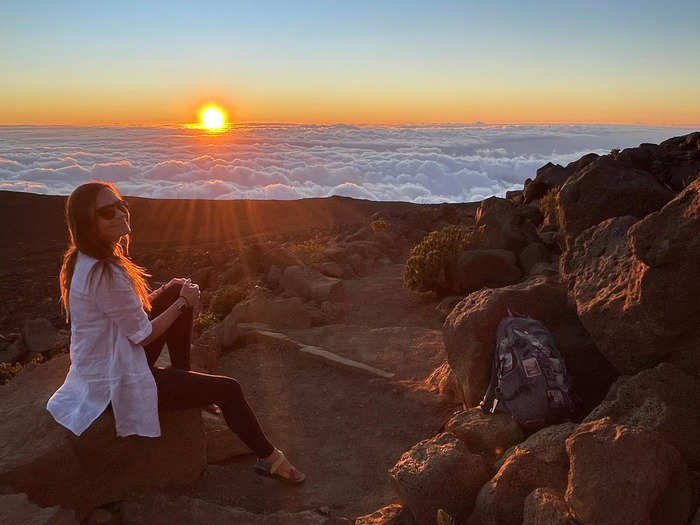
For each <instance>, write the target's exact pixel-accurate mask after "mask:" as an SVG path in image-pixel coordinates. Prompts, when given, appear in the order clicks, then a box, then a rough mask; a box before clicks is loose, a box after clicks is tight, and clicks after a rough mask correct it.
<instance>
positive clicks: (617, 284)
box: [559, 216, 667, 373]
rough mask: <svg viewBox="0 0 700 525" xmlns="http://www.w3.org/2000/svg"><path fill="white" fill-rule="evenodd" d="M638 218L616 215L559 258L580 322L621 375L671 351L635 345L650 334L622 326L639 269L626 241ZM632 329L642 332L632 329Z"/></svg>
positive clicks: (581, 236) (640, 328)
mask: <svg viewBox="0 0 700 525" xmlns="http://www.w3.org/2000/svg"><path fill="white" fill-rule="evenodd" d="M636 221H637V219H636V218H635V217H630V216H627V217H616V218H614V219H608V220H606V221H603V222H601V223H600V224H598V225H596V226H593V227H591V228H589V229H588V230H586V231H585V232H583V233H582V234H581V235H580V236H579V237H578V238H577V239H576V243H575V244H574V245H573V246H572V247H571V249H570V250H568V251H567V252H565V253H564V255H563V257H562V258H561V259H560V265H559V268H560V271H561V274H562V277H563V278H564V279H566V280H567V282H568V285H569V289H570V293H571V296H572V298H573V299H574V301H575V303H576V310H577V312H578V316H579V318H580V319H581V322H582V323H583V325H584V326H585V327H586V329H587V330H588V331H589V333H590V334H591V335H592V336H593V338H594V340H595V341H596V343H597V345H598V347H599V348H600V351H601V352H602V353H603V355H605V357H606V358H607V359H608V360H609V361H610V362H611V363H612V364H613V365H614V366H615V367H616V368H617V370H618V371H619V372H620V373H634V372H636V371H638V370H640V369H642V368H644V367H646V366H650V365H652V364H653V363H654V361H655V360H657V359H658V357H660V354H663V353H665V352H667V349H666V348H657V347H656V346H654V345H644V346H643V348H639V347H636V344H635V342H636V340H637V339H639V338H640V337H642V336H643V337H649V334H648V333H644V332H645V331H646V327H645V330H643V329H642V326H625V327H623V326H621V321H622V318H623V317H627V314H626V312H625V309H626V308H627V306H626V303H627V288H628V285H629V276H630V274H633V273H636V272H637V271H639V268H638V265H637V264H635V261H634V260H633V259H632V257H631V255H630V250H629V246H628V245H627V231H628V230H629V228H630V226H632V225H633V224H634V223H635V222H636ZM630 330H635V331H640V332H642V333H640V334H635V333H630Z"/></svg>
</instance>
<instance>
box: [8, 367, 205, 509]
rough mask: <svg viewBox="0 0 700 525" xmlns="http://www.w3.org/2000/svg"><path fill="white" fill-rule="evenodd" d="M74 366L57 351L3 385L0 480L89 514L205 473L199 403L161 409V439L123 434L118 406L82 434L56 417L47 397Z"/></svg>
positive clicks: (40, 501) (39, 500) (45, 502)
mask: <svg viewBox="0 0 700 525" xmlns="http://www.w3.org/2000/svg"><path fill="white" fill-rule="evenodd" d="M68 366H69V356H68V355H62V356H58V357H56V358H54V359H52V360H50V361H48V362H47V363H43V364H41V365H39V366H37V367H35V368H33V369H31V370H27V371H25V372H23V373H22V374H20V375H18V376H17V377H16V378H15V379H13V380H12V381H10V382H9V383H7V384H5V385H3V386H0V420H2V421H3V422H4V424H3V425H2V426H1V427H0V486H7V487H10V488H11V489H12V490H13V491H15V492H25V493H27V494H28V496H29V497H30V499H31V500H32V501H34V502H36V503H38V504H40V505H46V506H54V505H60V506H62V507H67V508H71V509H74V510H75V511H77V512H78V514H79V515H80V517H81V518H83V517H85V515H86V514H87V513H88V512H89V511H90V510H91V509H93V508H95V507H97V506H99V505H102V504H104V503H107V502H110V501H116V500H119V499H123V498H125V497H126V496H127V495H128V494H130V493H133V492H138V491H142V490H145V489H149V488H152V487H159V486H165V485H174V484H186V483H191V482H193V481H194V480H196V479H197V478H198V477H199V475H200V474H201V473H202V472H203V470H204V468H205V467H206V462H207V459H206V441H205V436H204V431H203V428H202V421H201V417H200V411H199V410H198V409H192V410H178V411H170V412H163V413H161V415H160V423H161V431H162V436H161V437H160V438H146V437H139V436H129V437H120V438H118V437H117V436H116V433H115V429H114V417H113V415H112V412H111V410H106V411H105V412H104V413H103V414H102V415H101V416H100V417H99V418H98V419H97V420H96V421H95V422H94V423H93V424H92V425H91V426H90V428H88V429H87V430H86V431H85V432H84V433H83V434H82V435H81V436H80V437H78V436H75V435H74V434H73V433H71V432H70V431H69V430H67V429H66V428H64V427H63V426H61V425H59V424H58V423H56V422H55V421H54V419H53V418H52V417H51V414H49V412H48V411H47V410H46V402H47V400H48V399H49V397H50V396H51V395H52V394H53V392H54V391H55V390H56V389H57V388H58V387H59V386H61V384H62V383H63V381H64V380H65V377H66V373H67V372H68Z"/></svg>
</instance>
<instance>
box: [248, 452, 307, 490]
mask: <svg viewBox="0 0 700 525" xmlns="http://www.w3.org/2000/svg"><path fill="white" fill-rule="evenodd" d="M276 450H277V449H276ZM277 453H278V454H279V457H278V458H277V461H275V462H274V463H273V464H272V465H270V464H269V463H267V462H266V461H263V460H262V459H260V458H258V460H257V461H256V462H255V465H254V466H253V470H254V471H255V473H256V474H259V475H260V476H265V477H267V478H275V479H278V480H280V481H283V482H285V483H291V484H292V485H298V484H299V483H302V482H303V481H304V480H305V479H306V475H305V474H304V473H303V472H299V471H298V470H297V469H296V468H295V467H293V466H292V465H291V463H290V468H289V473H288V474H287V475H286V476H283V475H282V474H279V473H278V472H277V469H279V468H280V465H282V463H284V461H285V460H286V459H287V458H286V457H285V456H284V452H282V451H281V450H277Z"/></svg>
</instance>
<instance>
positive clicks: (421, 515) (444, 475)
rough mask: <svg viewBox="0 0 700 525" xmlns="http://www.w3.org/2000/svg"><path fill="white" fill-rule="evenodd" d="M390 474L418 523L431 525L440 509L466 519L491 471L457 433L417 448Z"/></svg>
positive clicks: (393, 468) (430, 441)
mask: <svg viewBox="0 0 700 525" xmlns="http://www.w3.org/2000/svg"><path fill="white" fill-rule="evenodd" d="M389 474H390V476H391V480H392V482H393V485H394V488H395V490H396V492H397V494H398V496H399V498H400V499H401V501H402V503H403V504H404V505H405V506H406V507H408V509H409V510H410V511H411V513H412V514H413V516H414V518H415V519H416V522H417V523H420V524H432V523H435V517H436V515H437V511H438V509H443V510H445V511H447V512H448V513H449V514H450V515H452V516H454V517H456V518H457V519H458V520H462V519H463V518H464V517H466V516H467V515H468V512H469V511H470V510H471V507H472V505H473V503H474V498H475V497H476V493H477V492H478V490H479V488H480V487H481V486H482V485H483V484H484V482H485V481H486V480H488V479H489V477H490V475H491V471H490V467H489V465H488V464H487V462H486V460H485V459H484V458H483V456H481V455H479V454H473V453H471V452H470V451H469V450H468V449H467V447H466V446H465V445H464V443H462V442H461V441H460V440H459V439H457V437H455V436H454V434H451V433H449V432H446V433H443V434H439V435H437V436H435V437H433V438H431V439H426V440H424V441H421V442H420V443H418V444H416V445H414V446H413V448H411V449H410V450H409V451H407V452H405V453H404V454H403V456H401V459H399V461H398V463H396V465H394V467H392V469H391V470H390V471H389ZM446 480H449V483H446Z"/></svg>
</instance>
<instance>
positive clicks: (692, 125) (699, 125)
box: [0, 120, 700, 134]
mask: <svg viewBox="0 0 700 525" xmlns="http://www.w3.org/2000/svg"><path fill="white" fill-rule="evenodd" d="M273 125H274V126H289V127H293V126H311V127H336V126H347V127H358V128H365V127H366V128H383V127H386V128H399V127H421V126H426V127H439V126H467V127H474V128H481V127H483V128H486V127H498V126H584V125H586V126H625V127H640V126H641V127H655V128H697V129H698V130H700V122H696V123H688V124H686V123H670V124H669V123H665V124H658V123H649V122H596V121H512V122H497V121H492V122H488V121H481V120H476V121H472V122H459V121H443V122H428V121H424V122H401V123H399V122H381V123H367V122H361V123H348V122H342V121H337V122H285V121H264V120H253V121H238V122H229V123H227V124H226V126H225V127H224V128H223V129H220V130H207V129H205V128H202V127H201V126H200V125H199V124H198V123H195V122H184V121H182V122H169V123H165V122H153V123H120V122H105V123H84V124H80V123H56V122H46V123H36V122H31V123H23V122H18V123H0V127H57V128H58V127H64V128H183V129H200V130H203V131H208V132H211V133H212V134H217V133H225V132H226V131H231V130H233V129H235V128H236V127H237V126H273Z"/></svg>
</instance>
